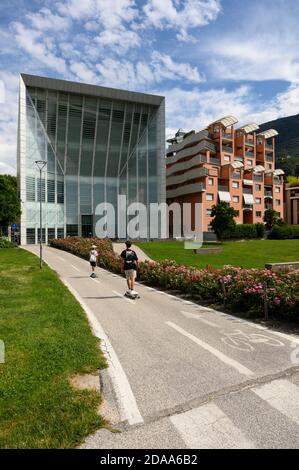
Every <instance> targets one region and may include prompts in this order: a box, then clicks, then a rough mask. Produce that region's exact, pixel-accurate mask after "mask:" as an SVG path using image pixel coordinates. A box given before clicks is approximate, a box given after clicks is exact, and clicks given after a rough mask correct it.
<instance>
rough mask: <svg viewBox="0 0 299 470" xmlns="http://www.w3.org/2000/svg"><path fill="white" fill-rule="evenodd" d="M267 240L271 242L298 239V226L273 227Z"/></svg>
mask: <svg viewBox="0 0 299 470" xmlns="http://www.w3.org/2000/svg"><path fill="white" fill-rule="evenodd" d="M268 238H272V239H273V240H286V239H291V238H299V225H287V224H285V225H275V226H274V227H273V229H272V231H271V232H270V234H269V237H268Z"/></svg>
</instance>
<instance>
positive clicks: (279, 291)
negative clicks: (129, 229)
mask: <svg viewBox="0 0 299 470" xmlns="http://www.w3.org/2000/svg"><path fill="white" fill-rule="evenodd" d="M49 243H50V245H51V246H53V247H55V248H60V249H62V250H66V251H69V252H70V253H73V254H75V255H77V256H81V257H82V258H85V259H88V256H89V251H90V247H91V245H92V244H94V245H96V246H97V249H98V252H99V260H98V264H99V265H100V266H101V267H103V268H105V269H108V270H109V271H113V272H115V273H119V272H120V261H119V257H118V256H117V255H116V254H115V253H114V251H113V247H112V243H111V240H109V239H98V238H89V239H84V238H80V237H72V238H66V239H58V240H57V239H56V240H51V241H50V242H49ZM138 278H139V280H141V281H143V282H145V283H146V284H149V285H152V286H156V287H160V288H164V289H168V290H174V291H177V292H179V293H182V294H189V295H190V297H191V298H193V299H196V300H202V301H208V302H213V303H222V304H225V305H226V306H227V307H229V308H230V309H231V310H233V311H242V312H248V314H250V315H254V316H261V315H263V312H264V306H265V303H266V304H267V307H268V311H269V314H270V315H271V314H272V315H273V316H283V317H288V318H294V319H298V318H299V270H295V271H289V272H279V273H274V272H272V271H270V270H267V269H242V268H238V267H232V266H223V267H222V268H221V269H219V268H213V267H210V266H207V267H206V268H205V269H198V268H191V267H186V266H182V265H178V264H177V263H176V262H175V261H172V260H164V261H160V262H155V261H146V262H140V263H139V270H138Z"/></svg>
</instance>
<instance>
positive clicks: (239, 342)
mask: <svg viewBox="0 0 299 470" xmlns="http://www.w3.org/2000/svg"><path fill="white" fill-rule="evenodd" d="M221 341H222V342H223V343H224V344H226V345H227V346H230V347H231V348H234V349H238V350H239V351H248V352H252V351H255V345H258V344H263V345H265V346H270V347H283V346H285V344H284V343H282V342H281V341H279V340H278V339H276V338H272V337H270V336H266V335H263V334H260V333H249V334H247V333H244V332H243V331H241V330H234V331H232V332H230V333H224V337H222V338H221ZM298 360H299V359H298Z"/></svg>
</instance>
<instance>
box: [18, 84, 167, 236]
mask: <svg viewBox="0 0 299 470" xmlns="http://www.w3.org/2000/svg"><path fill="white" fill-rule="evenodd" d="M25 77H30V80H28V79H27V80H26V78H25V79H24V76H21V82H22V81H23V83H22V90H20V116H19V139H18V176H19V184H20V187H21V189H22V187H23V191H22V190H21V199H22V203H23V209H24V210H23V213H22V221H21V240H22V243H37V242H38V241H39V235H40V234H39V205H40V204H39V203H40V197H41V198H42V204H43V228H44V230H43V232H42V233H43V239H44V241H46V242H47V240H48V239H50V238H54V237H61V236H68V235H80V236H91V235H94V231H95V224H96V222H97V219H98V218H100V217H101V216H100V215H99V216H97V215H95V213H96V210H95V209H96V207H97V205H98V204H99V203H103V202H109V203H112V204H113V206H114V208H115V211H116V214H117V211H118V195H120V194H122V195H126V197H127V205H129V204H130V203H132V202H142V203H144V204H145V205H148V204H149V203H150V202H163V190H162V191H161V188H163V181H162V180H161V178H162V176H161V175H163V171H162V167H163V166H164V139H163V135H164V99H163V98H162V97H152V98H153V100H152V101H154V102H153V103H151V95H143V94H139V93H132V92H124V91H121V90H112V89H105V88H101V87H92V88H93V90H92V91H95V92H96V91H97V90H101V93H100V95H101V96H95V95H96V93H95V95H93V94H90V93H88V92H86V93H85V92H84V90H82V88H84V87H87V88H88V90H87V91H89V87H90V86H88V85H86V86H85V85H83V86H82V85H81V86H80V92H79V91H78V92H77V90H75V91H74V88H76V86H77V87H78V84H74V83H72V82H62V81H57V80H51V79H40V80H41V81H42V83H41V84H40V83H39V77H33V76H25ZM28 82H29V84H28ZM32 82H33V83H32ZM53 82H59V83H60V84H63V86H60V87H57V88H56V89H55V86H54V85H55V83H53ZM47 84H48V86H47ZM68 84H70V85H72V86H69V85H68ZM33 85H35V86H33ZM40 85H43V86H40ZM68 88H69V91H68ZM107 90H108V91H109V93H105V92H106V91H107ZM82 91H83V92H82ZM98 94H99V93H98ZM105 94H106V95H107V96H105ZM114 95H115V97H114ZM120 95H121V96H120ZM132 97H133V98H137V99H136V100H134V99H132ZM143 97H146V99H144V100H142V98H143ZM158 99H159V100H160V102H159V103H157V100H158ZM158 135H159V136H160V138H158ZM36 160H45V161H46V162H47V166H46V168H45V171H43V173H42V179H41V180H40V174H39V171H38V170H37V169H36V165H35V161H36ZM40 195H41V196H40ZM24 232H25V233H24ZM117 237H118V225H117V217H116V221H115V238H117Z"/></svg>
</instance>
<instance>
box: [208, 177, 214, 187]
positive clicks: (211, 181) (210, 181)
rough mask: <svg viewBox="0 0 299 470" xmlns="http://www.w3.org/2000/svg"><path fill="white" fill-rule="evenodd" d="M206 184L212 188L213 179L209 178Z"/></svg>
mask: <svg viewBox="0 0 299 470" xmlns="http://www.w3.org/2000/svg"><path fill="white" fill-rule="evenodd" d="M208 184H209V185H210V186H213V184H214V178H209V179H208Z"/></svg>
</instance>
